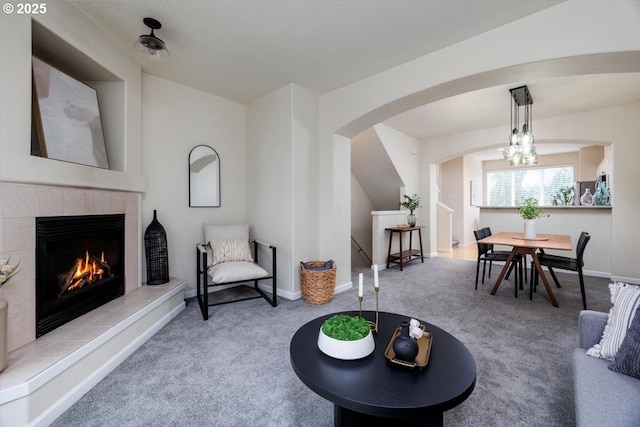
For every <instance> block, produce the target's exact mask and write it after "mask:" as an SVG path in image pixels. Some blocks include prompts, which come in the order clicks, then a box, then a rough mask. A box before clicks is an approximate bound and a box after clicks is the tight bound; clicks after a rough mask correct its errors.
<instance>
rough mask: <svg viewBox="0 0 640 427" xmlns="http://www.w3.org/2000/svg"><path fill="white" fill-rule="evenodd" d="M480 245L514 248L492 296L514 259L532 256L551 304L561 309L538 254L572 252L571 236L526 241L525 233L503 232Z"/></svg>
mask: <svg viewBox="0 0 640 427" xmlns="http://www.w3.org/2000/svg"><path fill="white" fill-rule="evenodd" d="M478 243H484V244H487V245H504V246H511V247H513V249H512V250H511V253H510V254H509V257H508V258H507V261H506V262H505V263H504V267H503V268H502V271H501V272H500V276H498V280H496V284H495V285H493V289H491V295H495V294H496V292H497V291H498V288H499V287H500V284H501V283H502V279H504V276H505V275H506V274H507V271H508V270H509V266H510V265H511V262H512V261H513V257H515V256H517V255H523V256H525V255H530V256H531V258H532V259H533V264H534V265H535V268H536V270H537V271H538V274H539V275H540V277H541V278H542V283H543V284H544V288H545V289H546V290H547V295H549V299H550V300H551V304H552V305H553V306H554V307H559V305H558V300H557V299H556V296H555V295H554V294H553V290H552V289H551V286H549V281H548V280H547V276H545V274H544V272H543V271H542V266H541V265H540V261H539V260H538V256H537V255H536V252H537V251H538V250H539V249H542V250H544V249H552V250H560V251H570V250H572V249H573V248H572V247H571V236H569V235H565V234H537V235H536V237H535V238H534V239H525V238H524V234H523V233H515V232H510V231H502V232H500V233H496V234H492V235H491V236H488V237H485V238H484V239H481V240H479V241H478Z"/></svg>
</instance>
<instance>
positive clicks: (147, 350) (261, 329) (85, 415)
mask: <svg viewBox="0 0 640 427" xmlns="http://www.w3.org/2000/svg"><path fill="white" fill-rule="evenodd" d="M338 268H339V267H338ZM499 269H500V266H494V271H493V275H492V278H491V279H489V280H487V281H486V282H485V284H484V285H479V289H478V290H477V291H475V290H474V279H475V262H471V261H462V260H451V259H444V258H434V259H425V262H424V264H421V263H412V264H410V265H407V266H405V269H404V271H403V272H400V271H398V269H397V268H391V269H389V270H384V271H382V272H381V273H380V287H381V291H380V309H381V310H382V311H389V312H396V313H401V314H406V315H408V316H412V317H416V318H420V319H422V320H425V321H427V322H430V323H433V324H435V325H437V326H439V327H441V328H443V329H445V330H447V331H448V332H450V333H452V334H453V335H454V336H456V337H457V338H458V339H459V340H460V341H462V342H463V343H464V344H465V345H466V346H467V347H468V348H469V350H470V351H471V353H472V354H473V355H474V357H475V360H476V364H477V368H478V375H477V383H476V387H475V390H474V392H473V393H472V394H471V396H470V397H469V399H467V400H466V401H465V402H464V403H462V404H461V405H460V406H458V407H456V408H454V409H452V410H450V411H448V412H446V413H445V416H444V421H445V425H449V426H570V425H574V424H575V419H574V413H573V383H572V378H571V357H570V355H571V350H572V349H573V348H574V347H575V346H576V344H577V320H578V313H579V311H580V309H581V307H582V302H581V298H580V291H579V286H578V277H577V275H573V274H562V273H559V274H558V277H559V279H560V281H561V283H562V285H563V287H562V289H555V287H554V291H555V294H556V296H557V298H558V302H559V304H560V308H554V307H552V306H551V304H550V303H549V301H548V299H547V296H546V292H545V291H544V288H543V287H542V286H540V288H539V289H538V293H537V294H534V297H533V301H530V300H529V298H528V291H525V292H523V293H521V294H519V296H518V298H517V299H516V298H514V293H513V282H512V281H510V280H509V281H505V282H503V284H502V286H501V287H500V289H499V291H498V293H497V295H495V296H491V295H489V290H490V289H491V286H492V285H493V283H495V279H496V277H497V276H498V273H499ZM356 273H357V272H354V283H357V276H356ZM364 273H365V284H366V286H365V288H366V291H365V299H364V302H363V308H364V309H374V308H375V303H374V301H375V299H374V298H375V297H374V294H373V284H372V282H373V279H372V273H371V271H369V270H365V271H364ZM586 283H587V285H586V287H587V302H588V304H589V308H590V309H593V310H601V311H607V310H608V309H609V307H610V302H609V298H608V289H607V284H608V283H609V280H607V279H602V278H595V277H586ZM357 306H358V302H357V286H356V288H354V289H351V290H349V291H347V292H343V293H341V294H338V295H336V297H335V298H334V299H333V301H332V302H330V303H328V304H323V305H311V304H307V303H305V302H304V301H303V300H298V301H288V300H283V299H281V300H280V301H279V305H278V307H276V308H273V307H271V306H270V305H269V304H268V303H267V302H266V301H264V300H262V299H257V300H251V301H245V302H239V303H236V304H227V305H221V306H217V307H212V308H211V309H210V316H211V317H210V319H209V321H206V322H205V321H203V320H202V317H201V316H200V313H199V311H198V307H197V303H196V302H195V300H193V299H191V300H189V301H187V308H186V310H185V311H183V312H182V313H181V314H179V315H178V316H177V317H176V318H175V319H173V320H172V321H171V322H170V323H169V324H168V325H166V326H165V327H164V328H163V329H162V330H160V331H159V332H158V333H157V334H156V335H155V336H153V337H152V338H151V339H150V340H149V341H148V342H147V343H145V344H144V345H143V346H142V347H141V348H140V349H139V350H137V351H136V352H135V353H134V354H133V355H131V356H130V357H129V358H128V359H127V360H126V361H125V362H124V363H122V364H121V365H120V366H119V367H118V368H116V369H115V370H114V371H113V372H112V373H111V374H109V375H108V376H107V377H106V378H105V379H104V380H103V381H101V382H100V383H99V384H98V385H96V387H94V388H93V389H92V390H91V391H90V392H89V393H87V394H86V395H85V396H84V397H82V399H80V400H79V401H78V402H77V403H76V404H75V405H73V406H72V407H71V408H70V409H69V410H68V411H66V412H65V413H64V414H63V415H62V416H60V417H59V418H58V419H57V420H56V421H55V422H54V423H53V425H54V426H61V427H62V426H65V427H69V426H101V427H103V426H119V427H122V426H151V425H153V426H317V427H320V426H332V425H333V405H332V403H331V402H329V401H327V400H325V399H323V398H321V397H319V396H318V395H316V394H315V393H313V392H312V391H310V390H309V389H308V388H307V387H306V386H305V385H303V384H302V382H301V381H300V380H299V379H298V378H297V377H296V375H295V374H294V372H293V370H292V369H291V365H290V363H289V341H290V340H291V337H292V336H293V334H294V333H295V332H296V330H297V329H298V328H299V327H300V326H301V325H303V324H304V323H306V322H307V321H309V320H311V319H314V318H316V317H318V316H320V315H323V314H327V313H332V312H339V311H344V310H355V309H357ZM434 345H436V344H434ZM410 392H411V390H407V393H410Z"/></svg>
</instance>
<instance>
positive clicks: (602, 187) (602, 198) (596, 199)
mask: <svg viewBox="0 0 640 427" xmlns="http://www.w3.org/2000/svg"><path fill="white" fill-rule="evenodd" d="M596 185H597V186H598V188H597V189H596V193H595V194H594V195H593V204H594V205H596V206H609V190H607V181H606V180H605V181H598V183H597V184H596Z"/></svg>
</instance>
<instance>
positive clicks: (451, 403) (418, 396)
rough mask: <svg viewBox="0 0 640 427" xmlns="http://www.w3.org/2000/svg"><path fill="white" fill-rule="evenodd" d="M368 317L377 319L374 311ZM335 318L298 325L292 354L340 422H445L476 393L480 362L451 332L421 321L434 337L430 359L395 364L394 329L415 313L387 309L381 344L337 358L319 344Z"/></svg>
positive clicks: (304, 377) (336, 422) (299, 372)
mask: <svg viewBox="0 0 640 427" xmlns="http://www.w3.org/2000/svg"><path fill="white" fill-rule="evenodd" d="M334 314H335V313H334ZM346 314H350V315H357V314H358V313H357V312H347V313H346ZM362 315H363V317H364V318H366V319H368V320H374V319H375V312H372V311H364V312H363V313H362ZM331 316H333V314H329V315H326V316H322V317H319V318H317V319H314V320H312V321H310V322H309V323H307V324H305V325H304V326H302V327H301V328H300V329H298V331H297V332H296V333H295V335H294V336H293V338H292V339H291V345H290V347H289V352H290V357H291V366H292V367H293V370H294V372H295V373H296V375H297V376H298V377H299V378H300V380H301V381H302V382H303V383H304V384H305V385H306V386H307V387H309V388H310V389H311V390H313V391H314V392H315V393H317V394H318V395H320V396H322V397H324V398H325V399H328V400H330V401H331V402H333V403H334V414H335V419H334V425H336V426H348V425H353V426H357V425H367V426H376V425H380V426H382V425H384V426H389V425H411V426H426V425H428V426H441V425H442V414H443V412H444V411H446V410H449V409H451V408H454V407H455V406H457V405H459V404H460V403H462V402H464V400H465V399H466V398H467V397H469V395H470V394H471V392H472V391H473V388H474V387H475V384H476V362H475V360H474V358H473V356H472V355H471V353H470V352H469V350H468V349H467V348H466V347H465V346H464V344H462V343H461V342H460V341H458V340H457V339H456V338H455V337H454V336H452V335H451V334H449V333H448V332H445V331H443V330H442V329H440V328H438V327H436V326H433V325H431V324H429V323H427V322H424V321H421V320H419V319H417V320H419V321H420V323H422V324H423V325H425V328H426V330H427V331H429V332H431V334H432V337H433V338H432V346H431V355H430V357H429V363H428V364H427V366H426V367H425V368H424V369H423V370H422V371H419V370H413V369H410V368H406V367H401V366H397V365H392V364H390V363H389V361H388V360H387V358H386V357H385V356H384V352H385V350H386V348H387V345H388V344H389V341H390V339H391V336H392V335H393V332H394V331H395V329H396V328H397V327H398V326H400V322H402V321H403V320H409V319H410V317H409V316H402V315H399V314H393V313H384V312H381V313H380V317H379V323H378V329H379V331H378V333H377V334H376V336H375V342H376V348H375V350H374V351H373V353H371V354H370V355H369V356H367V357H365V358H363V359H359V360H339V359H334V358H332V357H330V356H327V355H326V354H324V353H322V352H321V351H320V349H319V348H318V345H317V340H318V332H319V331H320V327H321V326H322V323H323V322H324V321H325V320H326V319H327V318H329V317H331Z"/></svg>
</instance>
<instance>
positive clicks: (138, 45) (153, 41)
mask: <svg viewBox="0 0 640 427" xmlns="http://www.w3.org/2000/svg"><path fill="white" fill-rule="evenodd" d="M142 22H144V25H146V26H147V27H149V28H151V34H143V35H141V36H140V37H138V40H137V41H136V42H135V44H134V45H133V46H134V48H135V49H136V52H137V53H138V54H139V55H141V56H143V57H144V58H146V59H149V60H151V61H165V60H167V59H169V57H170V56H171V55H170V54H169V49H167V46H166V45H165V44H164V42H163V41H162V40H161V39H159V38H158V37H156V35H155V34H154V33H153V30H158V29H160V28H161V27H162V25H161V24H160V22H158V21H156V20H155V19H153V18H144V19H143V20H142Z"/></svg>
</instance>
